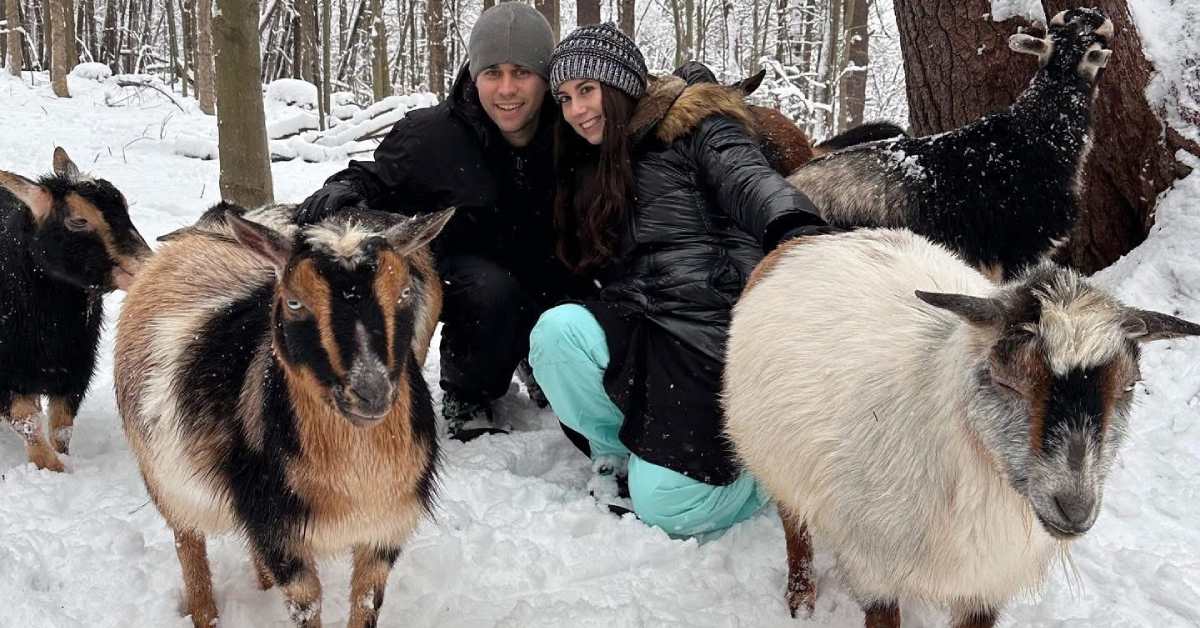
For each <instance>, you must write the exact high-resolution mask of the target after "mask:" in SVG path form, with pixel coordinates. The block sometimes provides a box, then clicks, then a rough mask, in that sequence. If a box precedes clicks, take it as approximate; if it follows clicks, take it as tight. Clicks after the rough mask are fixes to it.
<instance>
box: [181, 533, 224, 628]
mask: <svg viewBox="0 0 1200 628" xmlns="http://www.w3.org/2000/svg"><path fill="white" fill-rule="evenodd" d="M172 531H173V532H174V533H175V553H176V554H177V555H178V556H179V567H180V568H181V570H182V571H183V586H184V590H185V593H184V595H185V599H186V604H187V611H188V614H189V615H191V616H192V625H194V626H195V627H196V628H211V627H212V626H214V625H216V622H217V603H216V602H215V601H214V600H213V592H212V572H211V571H209V568H208V550H207V547H206V545H205V542H204V535H203V534H201V533H199V532H196V531H194V530H175V529H172Z"/></svg>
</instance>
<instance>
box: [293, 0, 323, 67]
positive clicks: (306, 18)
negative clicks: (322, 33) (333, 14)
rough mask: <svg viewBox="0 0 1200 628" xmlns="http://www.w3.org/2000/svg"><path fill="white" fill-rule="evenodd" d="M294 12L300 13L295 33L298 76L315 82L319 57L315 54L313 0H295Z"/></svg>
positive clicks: (315, 11)
mask: <svg viewBox="0 0 1200 628" xmlns="http://www.w3.org/2000/svg"><path fill="white" fill-rule="evenodd" d="M296 12H297V13H299V14H300V16H299V18H298V20H299V23H298V24H297V26H298V27H299V31H298V32H297V33H296V40H297V42H298V46H299V47H298V49H299V52H300V54H299V55H298V56H297V57H296V65H297V66H298V68H299V76H300V78H301V79H303V80H305V81H308V82H309V83H313V84H316V82H317V77H318V76H319V75H320V72H318V71H317V70H318V66H319V63H320V60H319V59H320V58H319V57H318V56H317V41H318V40H319V39H320V38H319V37H317V8H316V3H315V2H314V0H296Z"/></svg>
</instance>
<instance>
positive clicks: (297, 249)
mask: <svg viewBox="0 0 1200 628" xmlns="http://www.w3.org/2000/svg"><path fill="white" fill-rule="evenodd" d="M451 213H452V210H448V211H445V212H439V213H436V214H430V215H423V216H420V217H417V218H413V219H407V218H404V217H402V216H394V215H391V214H384V213H380V212H371V211H358V210H348V211H346V212H343V213H341V214H339V215H338V216H336V217H334V218H330V219H327V220H326V221H324V222H322V223H319V224H316V225H312V226H308V227H305V228H303V229H302V228H299V227H297V226H296V225H294V224H291V223H290V222H288V221H289V220H290V216H291V211H290V208H288V207H285V206H273V207H267V208H263V209H261V210H256V211H252V212H242V211H239V210H236V209H235V210H232V211H224V210H222V212H221V213H217V212H210V213H208V214H206V216H205V217H204V218H202V219H201V221H200V222H199V224H198V225H197V226H196V227H195V228H193V229H190V230H187V229H185V230H181V231H180V232H179V233H177V234H176V235H175V236H174V237H173V238H172V239H171V240H170V241H169V242H167V243H166V244H165V245H164V247H163V249H162V251H161V252H160V254H159V255H158V256H157V257H156V258H155V259H154V261H153V262H151V263H150V264H149V265H148V266H147V268H146V269H145V270H144V271H143V275H142V277H140V278H139V281H137V282H136V283H135V284H134V286H133V287H132V288H131V290H130V293H129V296H128V298H127V299H126V301H125V305H124V308H123V310H122V312H121V317H120V320H119V321H118V324H117V346H116V357H115V364H114V378H115V381H116V387H117V405H118V408H119V410H120V412H121V416H122V419H123V421H124V426H125V433H126V436H127V438H128V439H129V442H130V445H131V448H132V449H133V452H134V454H135V456H136V457H137V460H138V464H139V466H140V468H141V471H142V476H143V478H144V479H145V482H146V487H147V490H148V491H149V493H150V496H151V498H152V499H153V500H154V503H155V505H156V506H157V507H158V509H159V512H161V513H162V515H163V518H164V519H166V520H167V523H168V524H169V525H170V526H171V528H172V530H173V531H174V532H175V535H176V541H177V546H178V554H179V560H180V563H181V565H182V567H183V575H184V581H185V585H186V590H187V595H186V597H187V609H188V612H189V613H191V615H192V620H193V622H194V623H195V624H196V626H198V627H199V626H207V625H208V624H209V623H211V622H212V621H215V619H216V614H217V609H216V605H215V602H214V601H213V596H212V587H211V581H210V580H211V579H210V576H209V573H208V563H207V558H206V557H205V536H206V535H209V534H218V533H222V532H229V531H234V532H238V533H240V534H242V535H244V536H245V537H246V539H247V541H248V544H249V546H250V553H251V556H252V557H253V559H254V563H255V567H256V570H257V571H258V574H259V582H260V584H261V585H262V586H263V588H266V587H269V586H271V585H272V584H278V585H279V586H280V588H281V589H282V590H283V592H284V595H285V597H286V598H287V605H288V610H289V613H290V615H291V617H292V619H293V621H294V622H295V623H296V624H297V625H298V626H317V625H319V622H320V582H319V581H318V580H317V575H316V570H315V568H316V566H315V562H314V560H315V558H316V557H319V556H321V555H324V554H328V553H331V552H335V551H338V550H342V549H344V548H347V547H353V550H354V573H353V576H352V582H351V589H352V590H351V595H352V604H351V615H350V626H352V627H358V626H373V625H375V621H376V618H377V615H378V612H379V607H380V604H381V603H382V598H383V588H384V586H385V584H386V579H387V575H388V572H389V571H390V570H391V566H392V563H393V562H394V561H395V559H396V557H397V555H398V554H399V551H400V547H401V545H402V544H403V542H404V540H405V539H406V538H407V537H408V535H409V534H410V533H411V531H412V530H413V528H414V527H415V526H416V525H417V523H418V522H419V521H420V520H421V518H422V517H423V516H425V515H426V513H427V512H428V511H429V509H430V507H431V500H432V496H433V486H434V473H435V470H436V463H437V458H438V448H437V440H436V434H435V427H434V413H433V407H432V404H431V400H430V395H429V390H428V389H427V387H426V384H425V379H424V377H423V376H422V374H421V365H422V363H423V361H424V358H425V354H426V351H427V350H428V347H429V341H430V337H431V336H432V334H433V329H434V325H435V324H436V321H437V318H438V313H439V311H440V308H441V285H440V282H439V280H438V278H437V275H436V273H435V271H434V268H433V263H432V259H431V256H430V254H429V252H428V248H427V246H426V245H427V243H428V242H429V241H430V240H431V239H432V238H433V237H434V236H436V235H437V233H438V232H439V231H440V230H441V229H442V227H443V226H444V225H445V223H446V221H447V220H448V219H449V216H450V215H451ZM242 215H244V218H243V217H242ZM264 223H266V224H272V225H274V226H275V227H276V228H275V229H271V228H268V227H266V226H263V224H264Z"/></svg>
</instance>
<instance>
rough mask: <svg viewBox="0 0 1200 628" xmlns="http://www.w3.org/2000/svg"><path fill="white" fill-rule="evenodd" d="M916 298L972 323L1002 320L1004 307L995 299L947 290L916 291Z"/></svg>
mask: <svg viewBox="0 0 1200 628" xmlns="http://www.w3.org/2000/svg"><path fill="white" fill-rule="evenodd" d="M916 295H917V298H918V299H920V300H922V301H924V302H926V303H928V304H930V305H932V306H934V307H937V308H941V309H943V310H948V311H950V312H953V313H954V314H956V315H958V317H959V318H962V319H963V320H965V321H967V322H968V323H971V324H972V325H995V324H998V323H1002V322H1003V321H1004V307H1003V306H1001V305H1000V302H999V301H997V300H995V299H987V298H984V297H973V296H969V295H965V294H953V293H949V292H925V291H923V290H917V291H916Z"/></svg>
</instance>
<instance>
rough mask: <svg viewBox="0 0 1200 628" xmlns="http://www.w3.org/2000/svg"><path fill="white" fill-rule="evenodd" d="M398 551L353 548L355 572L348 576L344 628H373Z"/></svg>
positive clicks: (365, 547)
mask: <svg viewBox="0 0 1200 628" xmlns="http://www.w3.org/2000/svg"><path fill="white" fill-rule="evenodd" d="M399 555H400V550H399V549H398V548H378V547H374V546H370V545H355V546H354V573H353V575H351V576H350V621H349V622H347V623H346V626H347V628H375V625H376V622H378V621H379V607H381V606H383V590H384V588H385V587H387V579H388V574H389V573H391V571H392V565H393V564H395V562H396V557H397V556H399Z"/></svg>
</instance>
